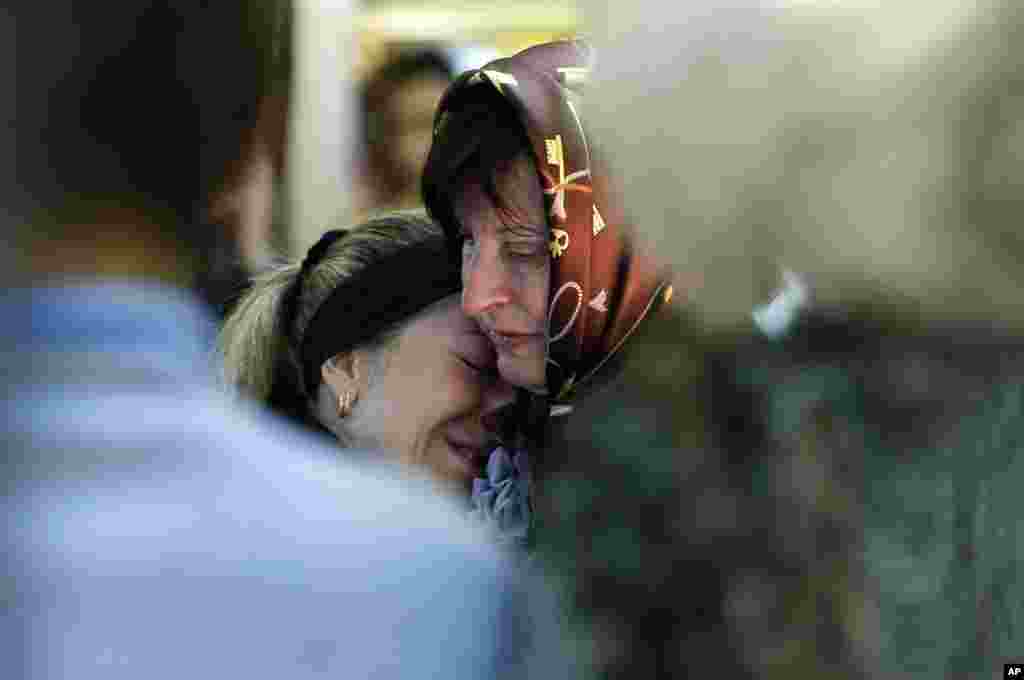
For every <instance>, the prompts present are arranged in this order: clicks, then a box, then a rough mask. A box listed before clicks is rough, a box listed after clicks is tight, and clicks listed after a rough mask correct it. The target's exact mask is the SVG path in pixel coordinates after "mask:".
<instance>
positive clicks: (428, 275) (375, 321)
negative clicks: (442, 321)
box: [300, 240, 462, 396]
mask: <svg viewBox="0 0 1024 680" xmlns="http://www.w3.org/2000/svg"><path fill="white" fill-rule="evenodd" d="M461 288H462V279H461V275H460V273H459V265H458V263H457V262H456V261H455V260H454V258H453V257H452V251H451V249H450V248H449V247H448V246H447V244H446V243H444V242H443V241H441V240H437V241H436V242H435V241H425V242H421V243H417V244H414V245H410V246H402V247H400V248H399V249H398V250H397V251H396V252H395V253H394V254H393V255H391V256H389V257H386V258H384V259H383V260H380V261H377V262H374V263H373V264H371V265H369V266H367V267H364V268H363V270H362V271H360V272H359V273H358V274H356V275H355V276H354V277H352V278H351V279H349V280H348V281H346V282H345V283H343V284H342V285H340V286H338V287H337V288H335V289H334V290H333V291H331V294H330V295H329V296H328V297H327V299H326V300H324V302H323V304H321V305H320V307H319V308H318V309H317V310H316V313H314V314H313V318H312V319H310V322H309V325H308V326H307V327H306V332H305V334H304V336H303V339H302V347H301V354H300V356H301V357H302V370H303V372H304V375H303V377H304V378H305V386H306V392H307V394H308V395H310V396H312V394H313V389H314V388H315V387H316V386H317V385H319V384H320V367H321V366H322V365H323V363H324V362H325V361H327V360H328V359H330V358H331V357H333V356H334V355H336V354H339V353H341V352H347V351H350V350H352V349H355V348H356V347H358V346H359V345H362V344H363V343H366V342H368V341H370V340H372V339H373V338H374V337H376V336H377V335H378V334H380V333H381V332H382V331H384V330H385V329H387V328H389V327H390V326H392V325H394V324H396V323H398V322H399V321H402V320H404V319H407V318H409V317H410V316H412V315H413V314H416V313H417V312H419V311H420V310H422V309H424V308H426V307H427V306H429V305H431V304H433V303H434V302H437V301H438V300H440V299H442V298H445V297H448V296H449V295H452V294H454V293H457V292H458V291H459V290H460V289H461Z"/></svg>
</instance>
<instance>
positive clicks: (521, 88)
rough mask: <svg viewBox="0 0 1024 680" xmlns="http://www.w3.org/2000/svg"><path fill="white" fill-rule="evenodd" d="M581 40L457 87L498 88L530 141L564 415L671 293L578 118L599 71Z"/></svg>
mask: <svg viewBox="0 0 1024 680" xmlns="http://www.w3.org/2000/svg"><path fill="white" fill-rule="evenodd" d="M591 62H592V58H591V51H590V49H589V48H588V47H586V46H585V45H584V44H582V43H579V42H553V43H547V44H544V45H538V46H536V47H531V48H529V49H527V50H524V51H522V52H520V53H518V54H516V55H515V56H512V57H509V58H507V59H498V60H496V61H492V62H490V63H489V64H487V65H486V66H484V67H483V68H481V69H478V70H475V71H470V72H467V73H465V74H463V75H462V76H460V77H459V79H458V80H457V81H456V82H455V83H454V84H453V85H452V87H451V88H450V89H449V90H448V93H447V94H446V95H445V97H444V99H443V100H442V102H441V105H440V109H439V111H438V114H437V125H436V128H435V135H436V134H441V133H442V132H443V129H444V125H445V122H446V119H445V113H446V105H447V104H448V103H449V102H452V101H453V100H455V99H456V98H457V97H462V96H463V95H464V94H468V93H463V92H462V90H463V89H464V88H472V87H479V86H481V85H483V86H487V85H490V86H492V87H493V88H496V89H497V91H498V92H499V93H501V95H502V96H504V98H505V99H506V100H507V101H508V102H509V103H511V104H512V109H513V110H514V111H515V112H516V115H517V116H518V118H519V120H520V122H521V123H522V125H523V128H524V131H525V132H526V135H527V137H528V138H529V141H530V146H531V147H532V150H533V154H534V160H535V162H536V166H537V170H538V173H539V174H540V179H541V185H542V187H543V189H544V194H545V198H546V201H545V203H546V208H547V213H548V224H549V226H550V230H551V231H550V244H549V248H550V251H551V258H552V263H551V265H552V266H551V292H550V307H549V313H548V332H549V348H548V367H547V383H548V391H549V395H550V400H551V404H552V413H553V414H557V413H558V412H559V409H560V408H561V409H562V410H565V409H564V405H566V404H567V403H568V402H569V401H570V400H571V398H572V396H573V394H574V393H575V391H576V389H577V388H578V387H579V386H581V385H582V384H585V383H586V382H587V380H588V379H589V378H590V377H591V376H593V375H594V374H595V373H596V372H597V371H598V369H600V368H601V366H603V365H604V364H605V362H606V361H607V360H608V359H609V358H610V357H611V356H612V355H613V354H614V353H615V352H616V351H617V350H618V349H619V348H620V347H621V346H622V344H623V342H624V341H625V340H626V339H627V338H628V337H629V335H630V334H631V333H632V332H633V331H634V330H635V329H636V327H637V326H638V324H639V323H640V321H641V320H642V319H643V318H644V317H645V316H646V315H647V313H648V311H650V309H651V308H652V307H653V306H654V304H655V303H656V302H658V301H659V300H668V299H669V297H670V296H671V294H672V290H671V286H669V285H668V277H667V273H666V271H665V270H664V269H663V268H661V267H658V266H657V265H655V264H654V263H653V261H651V260H650V259H648V258H647V257H646V256H643V255H641V254H640V253H638V252H636V251H635V250H634V248H633V247H632V246H631V244H630V241H629V238H628V236H627V229H626V225H625V224H624V215H623V211H622V208H621V205H620V203H619V202H618V200H617V198H615V196H614V194H613V192H612V188H611V187H610V186H609V181H608V175H607V168H606V166H605V165H604V163H603V162H602V160H601V158H600V156H599V153H598V150H597V149H595V148H594V146H593V140H590V139H588V138H587V134H586V132H585V129H584V125H583V122H582V120H581V118H580V112H581V111H580V108H581V105H580V101H579V93H580V91H581V89H582V87H583V85H584V84H585V81H586V79H587V76H588V74H589V71H590V68H591V65H592V64H591Z"/></svg>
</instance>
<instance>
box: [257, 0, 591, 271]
mask: <svg viewBox="0 0 1024 680" xmlns="http://www.w3.org/2000/svg"><path fill="white" fill-rule="evenodd" d="M296 23H297V26H296V31H297V34H298V38H299V39H298V41H297V45H298V47H297V54H296V65H297V69H298V74H297V75H298V77H297V78H296V80H295V89H294V91H293V100H292V106H293V120H292V126H291V135H290V141H289V146H290V148H289V166H290V171H289V174H288V184H287V186H286V187H282V188H281V195H282V198H283V199H284V200H282V201H280V202H279V206H280V207H279V209H277V210H276V211H275V212H276V217H275V221H276V225H275V227H274V230H275V231H276V232H277V234H276V235H275V241H276V242H277V243H278V244H280V248H282V249H284V250H287V251H291V252H292V253H299V252H302V251H303V250H305V249H306V248H308V247H309V245H311V244H312V243H313V242H315V241H316V239H317V238H318V237H319V235H320V234H321V233H323V231H324V230H326V229H329V228H332V227H337V226H343V225H346V224H348V223H350V222H352V221H353V220H355V219H358V218H359V217H362V216H364V215H365V214H366V213H367V212H372V211H373V209H375V208H385V207H388V206H386V205H381V206H375V205H374V203H373V201H372V200H369V199H365V198H364V197H365V196H366V194H367V189H366V187H365V186H362V185H364V184H365V183H366V182H367V181H370V180H368V178H367V177H365V173H364V171H363V168H362V167H361V160H362V158H361V156H362V155H364V154H363V152H362V151H361V149H360V146H359V140H360V138H361V134H362V131H361V130H360V129H359V115H358V114H359V106H360V102H359V90H360V87H361V86H362V84H363V82H364V81H365V80H366V79H367V78H369V77H371V75H372V74H374V73H375V71H377V70H378V69H379V68H380V67H381V66H382V65H384V64H385V63H386V62H388V60H389V59H391V58H393V57H394V56H395V55H396V54H397V53H399V52H401V51H405V50H409V49H416V48H420V47H428V48H439V49H440V50H442V51H443V53H444V54H445V55H446V56H447V57H448V58H449V59H450V60H451V65H452V67H453V71H454V72H455V73H456V74H457V73H458V72H461V71H463V70H465V69H468V68H474V67H477V66H480V65H482V64H483V63H485V62H487V61H489V60H491V59H494V58H497V57H500V56H507V55H510V54H513V53H515V52H517V51H519V50H520V49H523V48H525V47H528V46H529V45H532V44H535V43H539V42H544V41H547V40H552V39H556V38H563V37H573V36H575V35H577V31H578V30H579V28H580V17H579V13H578V10H577V7H576V3H574V2H571V1H570V0H520V1H516V2H503V3H502V2H499V3H493V2H492V3H483V2H479V1H478V0H477V1H474V0H436V1H434V2H429V3H423V2H416V1H413V0H370V1H368V2H365V3H361V4H360V3H356V2H351V1H350V0H302V2H300V3H299V13H298V16H297V19H296ZM402 207H406V206H402Z"/></svg>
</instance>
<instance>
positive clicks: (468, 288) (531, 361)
mask: <svg viewBox="0 0 1024 680" xmlns="http://www.w3.org/2000/svg"><path fill="white" fill-rule="evenodd" d="M496 188H497V191H498V194H499V196H501V197H502V203H503V204H504V205H502V206H498V205H495V202H494V201H493V200H492V199H491V198H490V197H489V196H488V195H487V193H486V191H485V190H484V188H483V186H482V185H481V183H480V182H479V181H475V180H471V181H469V182H467V183H466V184H465V185H464V187H463V189H462V191H461V193H460V194H459V195H458V197H457V198H456V201H455V214H456V217H457V219H458V220H459V223H460V225H461V228H462V235H463V238H464V241H463V250H462V285H463V291H462V308H463V310H464V311H465V312H466V314H467V315H468V316H470V317H472V318H473V319H474V320H476V322H477V323H478V324H480V327H481V328H482V329H483V331H484V332H485V333H486V334H487V336H488V337H489V338H490V339H491V342H492V343H493V344H494V347H495V349H496V351H497V354H498V370H499V371H500V373H501V376H502V377H503V378H504V379H505V380H506V381H508V382H510V383H512V384H513V385H516V386H518V387H524V388H526V389H528V390H532V391H534V392H542V391H544V389H545V364H546V361H547V306H548V305H547V302H548V287H549V281H550V277H551V258H550V257H549V255H548V226H547V219H546V217H545V214H544V195H543V192H542V190H541V185H540V180H539V179H538V177H537V171H536V168H535V167H534V165H533V161H532V160H530V158H528V157H527V156H525V155H522V156H520V157H518V158H517V159H516V160H515V161H513V162H512V163H511V164H510V166H509V167H508V168H507V169H506V170H505V171H503V172H501V173H499V175H498V177H497V182H496Z"/></svg>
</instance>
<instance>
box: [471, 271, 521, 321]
mask: <svg viewBox="0 0 1024 680" xmlns="http://www.w3.org/2000/svg"><path fill="white" fill-rule="evenodd" d="M511 300H512V291H511V289H510V287H509V286H508V283H507V280H506V276H505V274H504V272H503V271H502V267H501V263H500V262H498V261H497V260H496V258H493V257H487V256H483V257H480V256H478V257H475V258H473V259H471V260H470V261H469V262H465V263H464V264H463V267H462V311H463V312H465V313H466V316H469V317H473V318H476V317H478V316H480V315H481V314H483V313H485V312H489V311H492V310H493V309H495V308H496V307H500V306H501V305H507V304H508V303H509V302H511Z"/></svg>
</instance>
